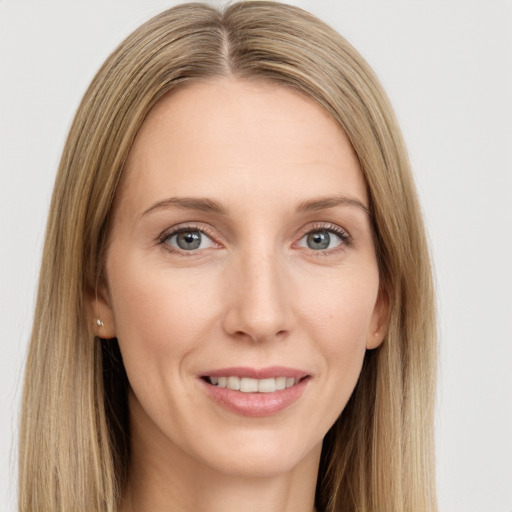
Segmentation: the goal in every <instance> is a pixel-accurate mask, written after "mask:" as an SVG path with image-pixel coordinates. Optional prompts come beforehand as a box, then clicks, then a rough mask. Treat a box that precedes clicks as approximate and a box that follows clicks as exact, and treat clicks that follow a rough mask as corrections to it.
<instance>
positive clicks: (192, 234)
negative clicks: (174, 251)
mask: <svg viewBox="0 0 512 512" xmlns="http://www.w3.org/2000/svg"><path fill="white" fill-rule="evenodd" d="M176 243H177V244H178V247H179V248H180V249H183V250H184V251H193V250H194V249H197V248H198V247H199V246H200V245H201V233H200V232H199V231H184V232H183V233H178V234H177V235H176Z"/></svg>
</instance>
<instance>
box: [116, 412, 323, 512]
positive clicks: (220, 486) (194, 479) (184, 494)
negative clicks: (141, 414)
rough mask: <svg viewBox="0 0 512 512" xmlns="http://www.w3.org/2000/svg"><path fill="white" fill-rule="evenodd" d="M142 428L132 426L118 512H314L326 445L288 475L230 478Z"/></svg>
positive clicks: (228, 475) (316, 449) (311, 454)
mask: <svg viewBox="0 0 512 512" xmlns="http://www.w3.org/2000/svg"><path fill="white" fill-rule="evenodd" d="M140 427H141V425H137V424H134V422H133V421H132V425H131V461H130V469H129V476H128V481H127V484H126V486H125V490H124V493H123V499H122V502H121V506H120V508H119V512H135V511H138V512H141V511H151V512H226V511H229V512H231V511H235V512H237V511H243V512H261V510H265V512H292V511H293V512H313V511H314V499H315V488H316V477H317V472H318V464H319V459H320V452H321V445H320V446H317V447H315V449H314V450H312V451H311V452H310V453H308V454H307V455H306V456H305V457H304V458H303V459H302V460H301V461H300V462H299V463H298V464H297V465H296V466H295V467H293V468H292V469H291V470H290V471H288V472H285V473H283V474H266V475H257V476H254V475H238V474H227V473H222V472H220V471H218V470H216V469H215V468H212V467H209V466H207V465H205V464H202V463H201V462H200V461H198V460H196V459H195V458H193V457H191V456H190V455H189V454H187V453H185V452H184V451H183V450H182V449H181V448H180V447H178V446H176V445H175V444H174V443H171V442H169V441H167V442H163V440H162V439H161V438H159V435H158V434H155V432H153V435H151V436H148V435H142V434H143V432H142V431H141V428H140ZM145 434H147V432H146V433H145Z"/></svg>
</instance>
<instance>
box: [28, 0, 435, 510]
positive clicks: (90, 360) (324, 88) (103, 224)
mask: <svg viewBox="0 0 512 512" xmlns="http://www.w3.org/2000/svg"><path fill="white" fill-rule="evenodd" d="M227 75H230V76H234V77H239V78H242V79H248V80H254V79H264V80H271V81H274V82H279V83H280V84H283V85H286V86H288V87H292V88H295V89H296V90H299V91H302V92H303V93H304V94H306V95H308V96H310V97H312V98H314V99H315V100H316V101H317V102H318V103H319V104H321V105H323V107H324V108H325V109H326V110H327V111H328V112H329V113H330V114H331V115H332V116H333V117H334V119H336V121H337V122H338V123H339V124H340V126H341V127H342V128H343V130H344V131H345V133H346V134H347V136H348V137H349V139H350V141H351V143H352V145H353V147H354V150H355V152H356V153H357V156H358V158H359V162H360V165H361V168H362V170H363V173H364V176H365V179H366V183H367V186H368V191H369V196H370V201H371V213H372V219H373V225H374V237H375V246H376V251H377V256H378V261H379V268H380V278H381V283H382V291H383V293H385V294H386V295H387V297H388V299H389V301H390V318H389V329H388V334H387V336H386V338H385V341H384V343H383V344H382V345H381V346H380V347H379V348H378V349H376V350H373V351H368V352H367V354H366V356H365V361H364V364H363V370H362V373H361V376H360V379H359V381H358V384H357V386H356V389H355V391H354V393H353V395H352V397H351V399H350V401H349V403H348V404H347V406H346V408H345V409H344V411H343V413H342V414H341V416H340V418H339V419H338V420H337V422H336V423H335V424H334V426H333V427H332V428H331V430H330V431H329V433H328V434H327V436H326V438H325V440H324V446H323V451H322V458H321V464H320V469H319V477H318V483H317V493H316V506H317V508H318V510H321V511H325V512H335V511H336V512H341V511H343V512H355V511H358V512H370V511H378V512H386V511H394V512H411V511H414V512H427V511H428V512H434V511H435V510H437V506H436V498H435V478H434V472H433V471H434V463H433V437H432V430H433V409H434V393H435V388H434V386H435V369H436V336H435V323H434V320H435V319H434V297H433V287H432V277H431V267H430V260H429V255H428V249H427V244H426V240H425V234H424V227H423V223H422V218H421V214H420V210H419V206H418V202H417V198H416V193H415V189H414V184H413V181H412V177H411V172H410V165H409V162H408V158H407V153H406V150H405V147H404V143H403V141H402V137H401V135H400V130H399V128H398V125H397V122H396V120H395V117H394V115H393V112H392V110H391V108H390V105H389V103H388V100H387V99H386V96H385V94H384V92H383V90H382V88H381V87H380V85H379V83H378V81H377V79H376V77H375V76H374V74H373V72H372V71H371V69H370V68H369V66H368V65H367V64H366V62H365V61H364V60H363V58H362V57H361V56H360V55H359V54H358V53H357V52H356V51H355V50H354V49H353V48H352V47H351V46H350V45H349V44H348V43H347V41H345V40H344V39H343V38H342V37H341V36H340V35H339V34H337V33H336V32H335V31H334V30H332V29H331V28H330V27H328V26H327V25H325V24H324V23H323V22H321V21H319V20H318V19H316V18H315V17H314V16H312V15H310V14H308V13H306V12H304V11H302V10H301V9H299V8H297V7H292V6H289V5H284V4H279V3H273V2H265V1H255V2H252V1H249V2H241V3H235V4H233V5H231V6H229V7H227V8H226V9H225V10H223V11H219V10H217V9H215V8H213V7H209V6H207V5H203V4H186V5H181V6H178V7H175V8H172V9H169V10H168V11H166V12H163V13H162V14H160V15H158V16H156V17H154V18H153V19H151V20H150V21H148V22H147V23H145V24H144V25H142V26H141V27H140V28H139V29H137V30H136V31H135V32H134V33H133V34H131V35H130V36H129V37H128V38H127V39H126V40H125V41H124V42H123V43H122V44H121V45H120V46H119V48H118V49H117V50H115V51H114V52H113V53H112V55H111V56H110V57H109V58H108V59H107V61H106V62H105V64H104V65H103V67H102V68H101V69H100V71H99V72H98V74H97V75H96V77H95V78H94V80H93V82H92V83H91V85H90V87H89V89H88V90H87V92H86V94H85V96H84V98H83V100H82V103H81V105H80V107H79V109H78V112H77V114H76V117H75V120H74V122H73V124H72V127H71V130H70V133H69V137H68V140H67V143H66V146H65V148H64V152H63V155H62V160H61V163H60V167H59V171H58V175H57V179H56V183H55V189H54V193H53V198H52V203H51V209H50V215H49V220H48V227H47V233H46V243H45V247H44V255H43V261H42V267H41V274H40V281H39V291H38V297H37V306H36V311H35V320H34V326H33V332H32V338H31V344H30V351H29V355H28V360H27V365H26V374H25V386H24V395H23V411H22V419H21V427H20V463H19V468H20V475H19V480H20V483H19V489H20V490H19V510H20V511H24V512H27V511H36V510H37V511H48V512H50V511H51V512H57V511H61V512H69V511H73V512H79V511H81V512H91V511H105V512H106V511H109V512H113V511H115V510H116V506H117V503H118V500H119V497H120V493H121V491H122V487H123V483H124V481H125V477H126V470H127V467H128V461H129V428H128V419H127V409H126V393H125V392H126V386H127V381H126V375H125V374H124V369H123V365H122V360H121V358H120V355H119V353H118V351H117V350H116V342H115V340H111V341H109V342H108V343H107V342H105V341H104V340H100V339H98V338H95V337H94V334H93V333H92V329H91V326H90V314H89V313H88V311H86V308H85V297H86V296H87V294H88V293H94V290H95V287H96V285H97V283H98V280H101V279H102V265H103V260H104V249H105V241H106V239H107V235H108V226H109V213H110V211H111V208H112V203H113V200H114V196H115V193H116V187H117V184H118V182H119V179H120V176H121V173H122V170H123V166H124V163H125V161H126V158H127V155H128V153H129V151H130V148H131V145H132V142H133V140H134V138H135V136H136V134H137V131H138V130H139V128H140V126H141V124H142V122H143V121H144V119H145V117H146V115H147V114H148V112H149V110H150V109H151V107H152V106H153V105H154V104H155V103H156V102H157V101H158V100H159V98H161V97H162V96H163V95H164V94H165V93H166V92H168V91H170V90H172V89H174V88H176V87H178V86H180V85H182V84H185V83H187V82H188V83H190V82H192V81H195V80H207V79H209V78H211V77H219V76H227Z"/></svg>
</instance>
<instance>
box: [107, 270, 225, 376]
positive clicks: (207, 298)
mask: <svg viewBox="0 0 512 512" xmlns="http://www.w3.org/2000/svg"><path fill="white" fill-rule="evenodd" d="M141 269H143V270H141ZM109 277H110V282H111V283H113V286H112V288H111V298H112V307H113V311H114V317H115V323H116V333H117V337H118V340H119V344H120V347H121V351H122V353H123V358H124V362H125V366H126V370H127V372H128V375H129V377H132V376H133V375H134V374H136V372H137V371H139V370H141V369H142V370H144V369H148V370H149V369H150V368H144V365H145V366H149V365H151V366H152V368H151V370H155V369H156V370H157V371H158V369H159V368H160V370H161V373H168V365H169V364H170V363H173V362H175V364H180V365H181V364H186V361H187V359H186V356H187V354H188V352H190V351H191V350H192V349H193V348H196V347H197V346H200V345H201V344H202V343H204V342H205V341H206V339H207V336H208V333H209V332H210V331H211V325H212V323H213V322H214V321H215V317H216V312H215V311H214V305H215V304H218V301H216V300H214V298H213V297H212V293H211V290H212V288H214V287H213V283H208V282H205V276H204V275H203V276H201V279H200V278H199V276H198V275H194V273H188V274H187V275H186V276H185V275H183V273H179V272H172V271H170V270H169V269H155V268H152V267H149V266H148V265H147V264H146V265H143V264H139V263H137V262H134V263H132V264H130V262H127V261H125V262H124V263H122V264H119V265H115V264H113V265H112V272H111V273H109ZM174 369H176V368H174ZM178 370H179V368H178ZM158 373H160V371H158Z"/></svg>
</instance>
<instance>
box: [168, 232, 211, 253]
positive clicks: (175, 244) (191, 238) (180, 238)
mask: <svg viewBox="0 0 512 512" xmlns="http://www.w3.org/2000/svg"><path fill="white" fill-rule="evenodd" d="M162 243H165V244H167V245H169V246H170V247H171V248H173V249H178V250H180V251H196V250H201V249H208V248H210V247H214V246H215V244H214V242H213V240H212V239H211V238H210V237H209V236H208V235H206V234H205V233H204V232H203V231H201V230H199V229H189V228H182V229H179V230H177V231H174V232H172V233H169V234H168V235H166V236H165V237H164V238H163V240H162Z"/></svg>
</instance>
